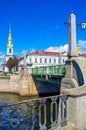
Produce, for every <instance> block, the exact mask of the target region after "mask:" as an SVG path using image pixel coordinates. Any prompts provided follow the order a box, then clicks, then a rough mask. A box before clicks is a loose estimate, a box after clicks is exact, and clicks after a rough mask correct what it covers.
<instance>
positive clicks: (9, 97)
mask: <svg viewBox="0 0 86 130" xmlns="http://www.w3.org/2000/svg"><path fill="white" fill-rule="evenodd" d="M36 98H38V96H20V95H18V94H14V93H13V94H12V93H0V102H4V103H12V102H20V101H24V100H30V99H36Z"/></svg>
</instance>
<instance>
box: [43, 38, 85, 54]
mask: <svg viewBox="0 0 86 130" xmlns="http://www.w3.org/2000/svg"><path fill="white" fill-rule="evenodd" d="M77 43H78V44H79V45H80V48H81V50H82V53H86V40H78V42H77ZM45 51H52V52H64V51H65V52H67V51H68V44H65V45H60V46H58V47H53V46H50V47H48V48H47V49H45Z"/></svg>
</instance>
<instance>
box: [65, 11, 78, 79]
mask: <svg viewBox="0 0 86 130" xmlns="http://www.w3.org/2000/svg"><path fill="white" fill-rule="evenodd" d="M68 24H69V32H68V40H69V43H68V45H69V48H68V53H67V56H68V59H67V61H66V70H67V71H66V77H67V78H72V77H73V64H72V60H73V59H75V58H76V57H77V56H78V53H77V50H76V16H75V15H74V14H73V13H71V14H70V16H69V23H68Z"/></svg>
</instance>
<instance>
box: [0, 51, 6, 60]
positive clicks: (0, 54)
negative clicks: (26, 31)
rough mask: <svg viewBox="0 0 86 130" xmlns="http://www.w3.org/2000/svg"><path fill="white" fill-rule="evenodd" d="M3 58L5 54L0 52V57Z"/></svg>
mask: <svg viewBox="0 0 86 130" xmlns="http://www.w3.org/2000/svg"><path fill="white" fill-rule="evenodd" d="M4 58H5V55H4V54H3V53H2V52H0V59H2V60H3V59H4Z"/></svg>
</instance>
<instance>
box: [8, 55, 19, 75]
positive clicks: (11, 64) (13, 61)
mask: <svg viewBox="0 0 86 130" xmlns="http://www.w3.org/2000/svg"><path fill="white" fill-rule="evenodd" d="M6 66H7V67H8V68H9V72H12V68H14V67H15V70H16V71H18V58H16V57H13V58H12V57H10V58H9V59H8V61H7V62H6Z"/></svg>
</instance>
